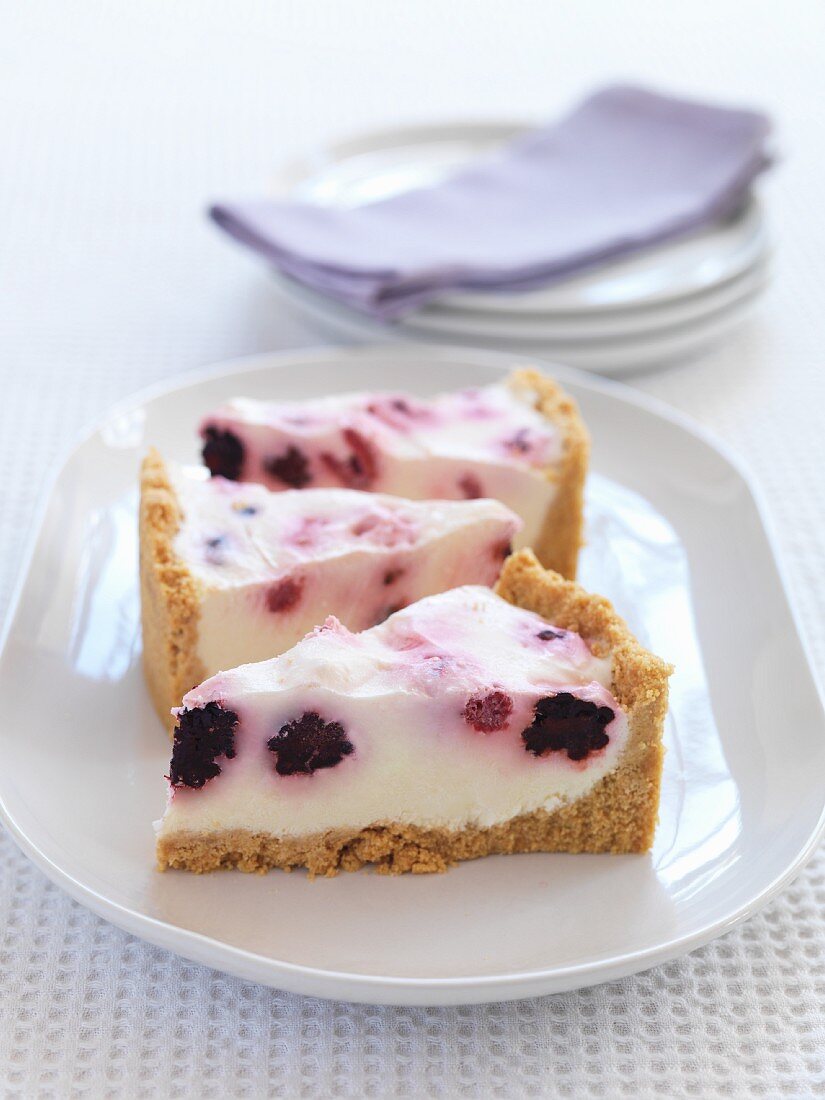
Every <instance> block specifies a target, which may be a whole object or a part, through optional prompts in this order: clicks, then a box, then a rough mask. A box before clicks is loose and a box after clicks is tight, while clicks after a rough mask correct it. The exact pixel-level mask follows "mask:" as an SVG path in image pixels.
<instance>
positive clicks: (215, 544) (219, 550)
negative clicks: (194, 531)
mask: <svg viewBox="0 0 825 1100" xmlns="http://www.w3.org/2000/svg"><path fill="white" fill-rule="evenodd" d="M203 545H204V551H203V556H204V557H205V558H206V560H207V561H208V562H209V564H210V565H223V563H224V561H225V560H226V553H225V551H226V546H227V540H226V536H225V535H213V536H212V537H211V538H208V539H205V540H204V544H203Z"/></svg>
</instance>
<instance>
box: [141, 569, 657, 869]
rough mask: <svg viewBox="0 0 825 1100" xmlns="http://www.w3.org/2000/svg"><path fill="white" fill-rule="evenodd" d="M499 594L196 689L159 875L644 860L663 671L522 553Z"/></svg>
mask: <svg viewBox="0 0 825 1100" xmlns="http://www.w3.org/2000/svg"><path fill="white" fill-rule="evenodd" d="M498 593H499V594H495V593H494V592H493V591H491V590H490V589H488V588H483V587H480V586H465V587H461V588H456V589H453V590H451V591H448V592H444V593H441V594H439V595H436V596H431V597H429V598H426V599H423V600H421V601H419V602H418V603H416V604H413V605H411V606H410V607H407V608H404V609H403V610H401V611H398V612H396V613H395V614H394V615H391V616H390V617H389V618H388V619H387V620H386V621H385V622H383V623H381V624H380V625H378V626H375V627H372V628H371V629H369V630H366V631H364V632H363V633H361V634H353V633H351V632H350V631H349V630H347V629H346V627H344V626H342V625H341V623H340V622H339V621H338V620H337V619H334V618H330V619H328V620H327V621H326V622H325V623H324V625H323V626H321V627H319V628H317V629H316V630H315V631H313V632H312V633H311V634H309V635H308V636H307V637H306V638H304V639H303V640H302V641H301V642H299V643H298V645H296V646H295V647H294V648H293V649H291V650H290V651H289V652H287V653H284V654H282V655H281V656H280V657H276V658H274V659H273V660H270V661H265V662H262V663H259V664H250V665H246V666H244V667H242V668H237V669H234V670H232V671H229V672H222V673H219V674H218V675H216V676H213V677H212V678H211V679H209V680H207V681H206V682H205V683H203V684H201V686H200V687H198V688H196V689H195V690H194V691H191V692H189V694H188V695H187V696H186V697H185V699H184V700H183V706H182V707H181V708H179V709H178V710H177V727H176V729H175V734H174V748H173V753H172V760H171V765H170V770H169V776H168V782H169V798H168V803H167V809H166V812H165V814H164V817H163V819H162V821H160V822H159V823H158V825H157V826H156V829H157V858H158V865H159V867H160V868H161V869H166V868H170V867H175V868H182V869H185V870H189V871H195V872H202V871H211V870H215V869H217V868H224V867H237V868H240V869H241V870H244V871H264V870H267V869H269V868H274V867H280V868H284V869H290V868H292V867H299V866H305V867H307V868H308V869H309V871H310V872H311V873H312V874H323V875H332V874H335V873H336V872H337V871H338V870H348V871H349V870H355V869H357V868H358V867H360V866H361V865H363V864H365V863H373V864H376V865H377V866H378V867H379V869H381V870H383V871H386V872H391V873H400V872H404V871H412V872H419V873H420V872H427V871H443V870H445V869H446V868H447V867H448V866H449V865H450V864H451V863H453V862H455V861H457V860H463V859H474V858H476V857H478V856H483V855H488V854H491V853H506V852H537V851H544V852H559V851H562V852H642V851H646V850H647V849H648V848H649V847H650V845H651V843H652V840H653V833H654V828H655V823H656V816H657V807H658V798H659V782H660V775H661V765H662V725H663V721H664V716H665V711H666V707H667V678H668V675H669V672H670V669H669V667H668V666H667V665H665V664H664V663H663V662H662V661H660V660H659V659H658V658H656V657H654V656H652V655H651V654H650V653H647V652H646V651H645V650H644V649H643V648H642V647H641V646H640V645H639V644H638V642H636V641H635V639H634V638H633V637H632V636H631V634H630V633H629V631H628V629H627V627H626V626H625V624H624V623H623V622H622V620H621V619H619V618H618V616H617V615H616V614H615V612H614V611H613V609H612V607H611V606H610V604H609V603H608V602H607V601H606V600H604V599H601V598H600V597H597V596H590V595H588V594H587V593H585V592H584V591H583V590H582V589H581V588H579V587H578V586H577V585H575V584H574V583H572V582H570V581H565V580H564V579H563V578H562V577H560V576H559V575H558V574H555V573H550V572H546V571H545V570H544V569H543V568H542V567H541V566H540V565H539V563H538V561H537V560H536V558H535V557H534V555H533V554H532V553H531V552H530V551H526V550H525V551H522V552H521V553H519V554H516V555H513V556H511V557H510V558H508V559H507V561H506V563H505V565H504V569H503V571H502V576H501V580H500V581H499V585H498Z"/></svg>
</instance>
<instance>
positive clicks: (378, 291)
mask: <svg viewBox="0 0 825 1100" xmlns="http://www.w3.org/2000/svg"><path fill="white" fill-rule="evenodd" d="M769 130H770V124H769V121H768V119H767V118H766V117H765V116H764V115H762V114H758V113H756V112H754V111H744V110H728V109H726V108H722V107H712V106H707V105H705V104H701V103H693V102H689V101H687V100H682V99H674V98H672V97H669V96H662V95H658V94H656V93H654V92H649V91H646V90H644V89H642V88H634V87H613V88H607V89H605V90H603V91H600V92H597V93H596V94H595V95H592V96H590V97H589V98H588V99H586V100H585V101H584V102H583V103H581V104H580V105H579V106H578V107H576V108H575V109H574V110H573V111H572V112H571V113H570V114H569V115H567V117H566V118H564V119H562V120H561V121H560V122H557V123H554V124H552V125H550V126H546V127H543V128H541V129H538V130H534V131H531V132H530V133H529V134H526V135H524V136H523V137H520V138H518V139H517V140H515V141H513V142H511V143H510V144H509V145H507V146H506V147H504V148H503V149H502V150H500V151H499V152H498V153H497V154H496V155H494V156H488V157H485V158H484V159H481V160H479V161H478V162H476V163H474V164H472V165H469V166H468V167H466V168H464V169H462V170H461V171H459V172H457V173H456V174H455V175H453V176H451V177H450V178H449V179H448V180H446V181H444V182H443V183H440V184H438V185H436V186H433V187H426V188H421V189H419V190H416V191H408V192H406V193H405V194H402V195H397V196H395V197H393V198H389V199H385V200H383V201H381V202H376V203H372V204H371V205H369V206H361V207H356V208H354V209H352V208H351V209H335V208H330V207H320V206H314V205H310V204H308V203H298V202H274V201H268V200H258V201H249V202H239V203H219V204H218V205H216V206H214V207H212V209H211V211H210V213H211V216H212V217H213V218H214V220H215V221H216V222H217V223H218V225H219V226H221V228H223V229H225V230H226V232H227V233H230V234H231V235H232V236H233V237H235V238H236V240H238V241H240V242H241V243H242V244H245V245H248V246H249V247H250V248H254V249H255V250H256V251H258V252H260V253H261V254H262V255H263V256H265V257H266V258H267V259H268V260H270V261H272V262H273V263H274V264H275V265H276V267H278V268H279V270H281V271H282V272H284V273H285V274H286V275H289V276H291V277H292V278H294V279H298V280H299V281H300V282H302V283H305V284H306V285H307V286H310V287H313V288H314V289H316V290H319V291H321V292H323V293H324V294H327V295H328V296H329V297H331V298H335V299H337V300H338V301H341V302H344V303H346V304H347V305H349V306H352V307H354V308H356V309H359V310H362V311H363V312H365V313H368V314H371V315H372V316H375V317H379V318H382V319H389V318H393V317H399V316H401V315H402V314H405V313H408V312H410V311H411V310H413V309H415V308H416V307H417V306H419V305H421V304H422V303H424V302H427V301H430V300H431V299H433V298H437V297H438V296H440V295H442V294H444V293H445V292H448V291H454V290H485V291H496V290H498V291H516V290H528V289H531V288H534V287H538V286H545V285H547V284H549V283H552V282H556V281H558V280H560V279H563V278H566V277H568V276H570V275H573V274H575V273H577V272H579V271H581V270H582V269H584V268H587V267H591V266H593V265H596V264H599V263H602V262H604V261H606V260H612V259H614V258H616V257H620V256H625V255H627V254H628V253H631V252H635V251H637V250H639V249H641V248H646V247H647V246H649V245H652V244H655V243H657V242H659V241H665V240H668V239H670V238H673V237H677V236H680V235H681V234H684V233H687V232H689V231H690V230H695V229H697V228H699V227H701V226H702V225H705V224H706V223H708V222H710V221H713V220H716V219H718V218H720V217H723V216H724V215H726V214H729V213H731V212H733V211H734V210H735V209H736V208H737V207H738V206H739V205H740V204H741V203H742V201H743V199H744V197H745V195H746V193H747V191H748V188H749V187H750V185H751V183H752V182H753V180H754V179H755V177H756V176H757V175H759V173H760V172H762V171H763V170H764V169H765V168H766V167H767V165H768V163H769V158H768V155H767V153H766V150H765V141H766V138H767V135H768V132H769Z"/></svg>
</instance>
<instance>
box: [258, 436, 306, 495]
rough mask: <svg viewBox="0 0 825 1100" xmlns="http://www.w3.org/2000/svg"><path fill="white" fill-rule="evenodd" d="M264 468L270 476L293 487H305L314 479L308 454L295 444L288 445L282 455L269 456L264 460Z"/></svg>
mask: <svg viewBox="0 0 825 1100" xmlns="http://www.w3.org/2000/svg"><path fill="white" fill-rule="evenodd" d="M264 469H265V470H266V472H267V473H268V474H270V476H272V477H274V478H277V479H278V481H282V482H283V483H284V485H289V486H290V488H292V489H303V488H305V487H306V486H307V485H309V483H310V482H311V481H312V474H311V473H310V472H309V460H308V459H307V456H306V455H305V454H304V452H303V451H301V450H299V449H298V448H297V447H294V446H290V447H287V449H286V450H285V451H284V453H283V454H282V455H277V456H276V457H275V458H268V459H267V460H266V461H265V462H264Z"/></svg>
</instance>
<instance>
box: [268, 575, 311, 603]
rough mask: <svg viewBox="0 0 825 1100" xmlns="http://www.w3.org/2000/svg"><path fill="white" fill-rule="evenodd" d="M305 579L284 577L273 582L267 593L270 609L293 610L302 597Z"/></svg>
mask: <svg viewBox="0 0 825 1100" xmlns="http://www.w3.org/2000/svg"><path fill="white" fill-rule="evenodd" d="M303 587H304V585H303V581H301V580H296V578H295V577H284V579H283V580H280V581H278V582H277V583H276V584H273V585H272V587H271V588H269V589H268V590H267V593H266V606H267V608H268V609H269V610H270V611H276V612H277V611H291V610H292V608H293V607H295V605H296V604H297V603H298V601H299V600H300V598H301V591H302V589H303Z"/></svg>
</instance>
